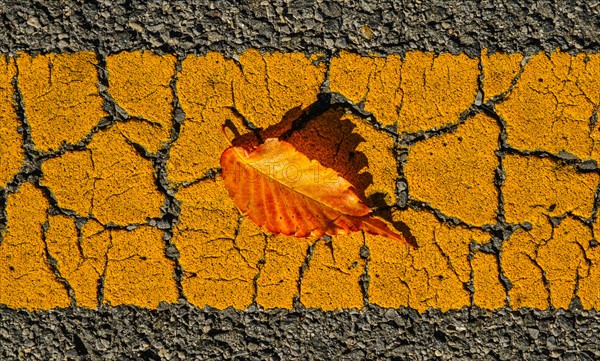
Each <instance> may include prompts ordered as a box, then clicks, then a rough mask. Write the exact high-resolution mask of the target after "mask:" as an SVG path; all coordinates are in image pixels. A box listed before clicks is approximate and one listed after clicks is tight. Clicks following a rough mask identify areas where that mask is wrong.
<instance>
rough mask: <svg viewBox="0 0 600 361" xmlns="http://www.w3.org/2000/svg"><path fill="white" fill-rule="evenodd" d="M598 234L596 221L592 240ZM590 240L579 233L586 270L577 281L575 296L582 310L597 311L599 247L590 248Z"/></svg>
mask: <svg viewBox="0 0 600 361" xmlns="http://www.w3.org/2000/svg"><path fill="white" fill-rule="evenodd" d="M598 234H599V233H598V220H596V222H595V223H594V226H593V235H594V237H593V238H595V239H597V238H598ZM586 237H587V239H586ZM591 239H592V237H591V236H590V234H589V233H587V234H586V233H584V232H581V236H580V238H579V239H578V243H579V244H580V245H581V249H582V251H583V253H584V256H585V260H586V264H587V265H588V268H587V273H586V272H583V276H582V277H581V279H580V280H579V284H578V286H579V289H578V290H577V296H579V299H580V300H581V305H582V306H583V308H584V309H588V310H589V309H596V310H597V309H599V308H600V287H598V285H599V284H600V247H598V246H597V245H596V246H592V245H591V244H590V241H591ZM584 271H585V269H584Z"/></svg>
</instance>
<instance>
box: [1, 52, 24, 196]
mask: <svg viewBox="0 0 600 361" xmlns="http://www.w3.org/2000/svg"><path fill="white" fill-rule="evenodd" d="M16 73H17V69H16V67H15V61H14V59H13V58H8V57H6V56H0V188H3V187H5V186H6V184H7V183H8V182H9V181H10V180H11V179H12V177H14V175H15V174H16V173H17V172H18V171H19V169H20V168H21V164H23V149H21V143H22V139H23V137H22V136H21V134H19V132H18V127H19V118H18V117H17V112H16V108H15V106H16V104H15V101H14V100H13V95H14V93H15V89H14V87H13V85H12V80H13V78H14V77H15V75H16Z"/></svg>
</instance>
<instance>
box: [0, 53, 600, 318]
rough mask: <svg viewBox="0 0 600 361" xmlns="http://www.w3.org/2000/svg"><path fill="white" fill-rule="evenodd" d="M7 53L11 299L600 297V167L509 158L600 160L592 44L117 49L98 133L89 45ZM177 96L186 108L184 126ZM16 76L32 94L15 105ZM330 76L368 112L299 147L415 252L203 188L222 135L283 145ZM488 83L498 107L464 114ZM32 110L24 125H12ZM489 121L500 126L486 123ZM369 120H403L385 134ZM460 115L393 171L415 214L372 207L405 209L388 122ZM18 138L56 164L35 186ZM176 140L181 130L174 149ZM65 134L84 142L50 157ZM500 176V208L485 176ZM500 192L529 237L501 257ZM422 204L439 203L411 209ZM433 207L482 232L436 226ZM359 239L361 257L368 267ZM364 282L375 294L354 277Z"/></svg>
mask: <svg viewBox="0 0 600 361" xmlns="http://www.w3.org/2000/svg"><path fill="white" fill-rule="evenodd" d="M14 59H16V60H13V58H10V57H2V58H0V109H1V111H0V187H6V185H7V183H8V182H9V181H11V180H13V179H14V180H16V181H17V183H18V184H19V186H18V190H15V189H12V188H11V187H12V183H11V187H7V188H5V189H3V190H2V193H0V197H3V198H2V199H1V200H0V206H2V207H3V208H2V209H0V232H1V234H0V304H4V305H7V306H8V307H12V308H26V309H29V310H37V309H49V308H54V307H67V306H69V305H70V304H76V305H78V306H83V307H88V308H96V307H98V306H102V305H111V306H115V305H120V304H132V305H137V306H141V307H147V308H156V307H158V305H159V303H160V302H167V303H175V302H177V301H178V298H179V296H180V294H179V292H180V291H181V292H182V296H184V297H185V298H186V299H187V300H188V301H189V302H190V303H192V304H193V305H195V306H198V307H204V306H210V307H215V308H218V309H224V308H227V307H235V308H237V309H244V308H246V307H248V306H250V305H252V304H256V305H258V306H260V307H264V308H267V309H268V308H283V309H292V308H293V307H294V302H295V301H299V302H300V303H301V304H302V305H303V306H305V307H310V308H312V307H315V308H321V309H325V310H335V309H340V308H360V307H362V306H363V303H364V299H365V296H366V297H367V298H368V300H369V302H370V303H373V304H377V305H380V306H384V307H398V306H408V307H412V308H414V309H416V310H418V311H419V312H422V311H425V310H427V309H428V308H436V309H441V310H442V311H446V310H450V309H457V308H461V307H464V306H472V305H475V306H479V307H483V308H486V309H497V308H500V307H503V306H505V305H508V306H510V307H513V308H520V307H534V308H540V309H544V308H548V307H554V308H568V307H569V306H570V305H571V304H572V302H573V300H574V299H575V297H577V299H578V300H579V301H580V302H581V305H582V306H583V307H584V308H585V309H591V308H596V309H597V308H599V307H600V291H599V289H600V287H598V285H599V284H600V247H598V246H596V243H595V242H596V241H594V240H595V239H597V238H598V234H600V220H598V219H594V218H592V216H593V215H594V213H597V211H596V212H595V211H594V201H595V194H596V190H597V189H598V184H599V182H600V174H599V173H598V172H595V171H581V170H577V168H576V166H574V165H566V164H565V163H564V162H560V161H557V160H556V159H555V158H551V157H541V156H539V155H528V153H527V152H522V154H520V153H521V152H519V150H523V151H527V150H536V151H540V150H541V151H547V152H550V153H556V154H558V153H560V152H561V151H566V152H568V153H571V154H573V155H575V156H576V157H578V158H580V159H594V160H599V161H600V147H598V144H600V142H599V140H600V129H599V124H600V123H598V122H596V119H595V118H596V115H595V114H596V112H597V111H598V107H599V104H600V76H599V74H600V55H598V54H579V55H569V54H566V53H562V52H558V51H557V52H554V53H551V54H549V55H546V54H536V55H533V56H531V58H530V59H528V61H527V62H525V61H524V60H525V58H524V56H523V55H521V54H503V53H494V54H488V52H487V51H485V50H484V51H483V53H482V55H481V58H479V59H477V58H469V57H467V56H466V55H452V54H440V55H434V54H431V53H422V52H417V51H414V52H409V53H407V54H406V56H405V57H404V58H402V57H401V56H399V55H389V56H378V55H372V56H360V55H357V54H353V53H349V52H341V53H340V54H338V55H336V56H334V57H333V58H332V59H331V63H330V65H329V68H327V63H326V61H321V59H320V55H314V56H308V57H307V56H306V55H305V54H300V53H280V52H274V53H271V54H261V53H260V52H259V51H257V50H254V49H250V50H248V51H245V52H243V53H242V54H239V56H234V57H232V58H225V57H224V56H223V55H221V54H218V53H214V52H212V53H208V54H206V55H202V56H195V55H189V56H187V57H186V58H185V59H184V60H183V61H182V64H181V70H180V71H179V72H177V71H176V58H175V56H173V55H158V54H153V53H151V52H148V51H133V52H122V53H119V54H112V55H109V56H107V58H106V66H107V74H108V81H109V84H108V85H109V87H108V89H107V90H106V92H107V94H109V95H110V96H111V97H112V98H113V100H114V101H115V103H116V104H117V105H119V106H120V107H121V108H122V109H124V110H125V111H126V112H127V113H128V114H129V115H130V117H131V118H129V119H127V120H126V121H124V122H117V123H115V124H110V125H108V126H106V127H103V128H102V129H98V128H95V126H96V125H97V124H99V121H100V120H101V119H102V118H103V117H105V116H107V114H106V113H105V112H104V110H103V102H102V98H101V96H100V94H99V90H98V89H99V88H98V76H97V67H98V61H97V56H96V55H95V54H93V53H90V52H78V53H72V54H61V55H55V54H48V55H38V56H30V55H28V54H20V55H19V56H18V57H16V58H14ZM522 64H523V65H522ZM326 74H327V76H328V78H327V79H328V81H329V82H328V83H324V81H325V78H326ZM15 76H17V78H18V79H17V80H18V81H17V83H15V84H13V83H12V81H13V78H14V77H15ZM479 81H480V82H481V84H479V83H478V82H479ZM171 84H176V94H177V96H178V99H177V101H178V102H179V104H180V105H181V108H182V110H183V111H184V114H185V119H184V121H183V123H182V124H181V128H180V132H179V133H177V128H176V127H174V124H173V106H174V92H173V89H172V88H171ZM15 85H16V86H17V87H18V89H19V91H20V93H21V94H22V98H23V102H22V104H15V99H18V98H13V96H14V95H15ZM322 86H323V87H324V89H326V88H327V86H328V87H329V89H330V90H331V91H333V92H339V93H341V94H343V95H344V96H346V97H347V98H349V99H350V100H351V101H353V102H354V103H360V104H361V106H364V109H365V110H366V111H368V112H371V113H372V114H373V119H371V120H367V119H361V118H360V117H358V116H355V115H352V114H349V113H348V114H346V112H345V111H344V110H342V109H330V110H329V111H327V112H325V113H324V114H322V115H321V116H319V117H317V118H316V119H311V120H310V121H308V122H307V123H306V124H305V126H304V127H303V128H302V129H297V130H294V132H292V134H291V136H290V137H289V139H288V141H289V142H290V143H292V144H293V145H294V146H295V147H296V148H297V149H298V150H300V151H301V152H303V153H305V154H306V155H307V156H308V157H309V158H312V159H317V160H318V161H319V162H320V163H322V164H323V165H325V166H327V167H329V168H332V169H334V170H335V171H337V172H339V173H341V174H342V175H343V176H344V177H345V178H347V179H348V180H349V181H350V182H351V183H352V184H354V185H355V187H356V189H357V191H358V193H360V194H361V197H362V198H363V199H364V201H365V202H366V203H367V204H369V205H371V206H374V207H379V209H380V212H381V214H380V215H381V216H383V217H384V218H385V219H388V220H393V221H394V222H393V225H394V226H395V227H396V228H397V229H405V228H406V229H409V230H410V233H411V234H412V236H414V238H415V239H416V242H417V243H418V244H419V246H420V247H419V248H418V249H413V248H411V247H410V246H408V245H406V244H398V243H396V242H394V241H391V240H389V239H385V238H382V237H378V236H371V235H363V234H362V233H354V234H351V235H348V236H339V237H334V238H333V241H331V243H326V242H325V241H324V240H316V239H314V238H303V239H298V238H295V237H286V236H281V235H278V236H274V235H271V234H269V233H268V232H266V231H265V230H263V229H260V228H258V227H257V226H256V225H254V224H253V223H252V222H250V221H249V220H248V219H247V218H244V217H241V216H240V214H239V212H238V210H237V209H236V207H235V205H234V204H233V202H232V200H231V199H230V197H229V196H228V194H227V192H226V190H225V188H224V186H223V182H222V179H221V177H220V176H218V175H217V176H216V177H214V178H211V177H213V176H214V174H218V172H217V173H207V172H208V171H209V170H211V169H212V170H218V168H219V157H220V155H221V152H222V151H223V150H224V149H225V148H226V147H228V146H229V142H228V140H227V139H226V137H225V136H224V135H222V133H221V129H220V128H221V125H222V124H223V123H225V122H226V121H231V124H233V126H234V127H235V128H237V131H238V132H239V133H240V134H245V133H248V132H249V126H248V123H247V122H249V123H252V124H253V125H256V126H258V127H262V128H266V130H265V132H264V133H263V135H265V136H267V137H268V136H277V135H278V134H280V133H281V132H282V131H283V130H287V129H289V127H290V124H291V123H292V121H293V120H294V119H295V117H297V116H298V114H300V111H301V109H302V108H305V107H306V106H308V105H309V104H311V103H313V102H314V101H315V100H316V99H317V94H318V92H319V91H320V88H321V87H322ZM479 87H480V89H479ZM478 91H481V92H482V93H483V99H482V101H484V102H489V101H492V103H490V104H491V105H493V106H492V107H489V108H486V110H485V112H481V113H478V114H475V115H473V116H469V117H468V118H467V119H466V120H465V121H464V123H462V124H458V122H459V120H460V115H461V114H463V113H464V112H465V111H466V110H467V109H469V108H470V107H471V105H472V104H473V103H474V101H475V99H476V96H477V92H478ZM494 103H495V104H494ZM21 105H22V106H23V108H24V110H25V120H26V122H25V123H24V124H21V122H20V119H19V118H18V116H17V115H18V109H19V107H20V106H21ZM494 109H495V110H496V111H497V112H498V114H499V116H500V118H499V119H498V120H496V119H495V118H493V117H492V116H489V115H486V114H487V113H488V112H490V111H491V112H493V111H494ZM282 119H284V121H283V122H281V123H280V121H281V120H282ZM373 120H374V121H375V122H377V123H379V124H383V125H384V126H392V127H389V128H387V129H386V130H382V129H377V127H376V126H374V125H373V124H371V123H370V121H373ZM246 121H247V122H246ZM504 122H505V123H506V131H507V134H508V138H507V139H506V141H507V142H508V144H509V146H511V147H514V149H513V150H511V151H508V152H507V153H508V154H502V153H498V147H499V140H502V139H499V138H500V126H502V124H504ZM452 124H456V127H452V128H449V129H446V130H445V131H444V132H443V133H438V134H435V135H433V136H431V137H430V136H427V137H425V138H424V139H420V138H419V139H416V140H415V142H414V143H413V144H411V145H409V146H407V147H406V149H403V151H406V152H408V157H407V158H406V163H405V164H404V165H403V169H402V171H403V174H404V175H405V176H406V179H407V181H408V193H409V197H410V198H409V199H411V200H414V201H416V202H415V203H413V204H411V205H410V206H409V207H408V209H405V210H398V209H396V208H392V209H389V208H382V207H385V206H391V205H394V204H395V201H396V199H395V188H396V180H397V178H398V164H397V159H396V155H395V149H394V148H395V147H396V146H397V145H395V143H394V137H393V136H392V135H391V134H390V133H389V131H390V129H397V131H398V132H399V133H402V132H410V133H418V132H422V131H426V130H435V129H437V128H439V127H443V126H447V125H452ZM21 127H23V128H24V129H21ZM21 131H23V132H24V134H25V137H26V136H27V134H28V133H27V132H30V133H31V139H32V140H33V142H34V146H35V149H36V150H37V151H41V153H42V154H44V153H46V154H45V155H44V157H43V159H42V161H41V175H39V181H40V186H38V185H34V184H37V183H35V177H37V176H38V173H39V172H38V171H37V170H35V169H33V171H31V170H32V169H29V168H25V167H23V170H27V174H25V173H24V174H22V175H19V176H17V177H15V174H17V173H18V172H19V170H20V169H21V167H22V165H23V164H24V160H25V157H24V155H23V151H24V149H27V147H22V141H23V138H24V136H23V134H20V132H21ZM234 133H235V132H234ZM172 134H173V135H177V138H176V139H174V141H173V142H172V143H173V144H170V143H171V139H170V138H171V135H172ZM84 139H85V141H86V143H85V144H84V143H80V142H81V141H82V140H84ZM65 143H67V144H78V145H77V147H75V148H76V149H71V148H69V149H67V147H65V148H62V149H61V150H60V151H59V152H52V151H53V150H57V149H59V148H61V146H62V145H63V144H65ZM137 145H139V146H141V147H143V148H145V149H146V152H144V151H143V150H140V149H139V147H137ZM160 149H164V150H167V151H168V159H167V168H166V170H167V173H166V177H167V179H168V180H169V181H170V182H171V183H170V184H168V185H166V187H167V188H168V189H167V190H163V189H159V186H158V185H157V183H158V182H157V179H156V178H157V177H158V176H159V175H158V174H157V172H159V170H158V169H159V168H158V167H160V166H161V164H160V161H159V162H157V161H154V160H153V159H151V158H152V154H154V153H156V152H157V151H159V150H160ZM48 152H49V153H48ZM34 153H35V152H32V153H31V154H30V155H29V156H28V157H31V158H34V159H35V157H36V154H34ZM147 153H150V156H148V154H147ZM562 156H568V155H564V154H563V155H562ZM499 157H500V158H501V159H500V158H499ZM28 159H29V158H28ZM25 165H26V166H30V164H27V163H26V164H25ZM499 165H500V166H501V167H502V170H503V172H500V173H499V175H500V177H498V179H497V180H500V181H502V180H503V179H504V181H503V183H502V184H501V187H502V188H501V189H502V197H501V198H499V197H498V194H497V191H498V190H497V188H496V186H495V184H494V179H495V178H494V177H495V175H496V167H498V166H499ZM161 172H162V170H161ZM161 174H162V173H161ZM207 174H210V175H211V177H206V176H207ZM502 176H505V178H503V177H502ZM27 177H29V178H30V181H31V182H33V183H28V182H26V181H25V180H24V179H27ZM204 177H206V179H203V178H204ZM162 186H163V185H161V186H160V187H161V188H162ZM165 191H166V192H165ZM167 192H168V193H169V194H171V192H172V194H174V195H175V198H176V201H177V202H175V203H176V204H171V205H170V206H171V207H172V208H175V209H176V208H177V205H179V206H180V215H179V217H178V218H176V219H175V221H174V222H175V223H174V224H175V225H174V229H173V235H172V239H171V242H172V244H173V245H174V246H176V247H177V250H178V252H179V259H178V260H177V261H175V260H171V259H169V258H167V256H166V253H167V252H166V249H165V247H166V242H165V241H164V240H163V237H164V236H168V235H169V233H167V234H164V231H163V230H162V229H159V228H163V227H162V225H163V224H162V222H163V221H159V224H158V225H157V226H154V224H155V222H157V218H160V217H161V216H162V215H163V211H164V209H163V207H164V206H165V201H166V198H167V196H166V194H165V193H167ZM5 197H6V198H5ZM499 199H502V200H503V202H504V204H503V208H504V213H503V216H504V217H505V219H506V221H507V222H508V223H509V224H514V225H521V226H522V227H519V228H517V229H516V231H515V232H513V233H512V234H511V235H510V237H509V238H508V239H507V240H505V241H504V242H503V243H502V246H501V249H500V252H499V254H498V255H496V254H490V253H487V252H488V251H489V247H490V245H489V244H488V243H489V242H491V237H492V232H491V231H489V230H488V228H487V227H482V226H484V225H490V224H492V225H493V224H497V215H496V210H497V208H498V200H499ZM4 201H6V202H5V203H6V204H4ZM419 202H424V203H427V204H428V206H427V207H426V208H425V209H419V206H417V204H418V203H419ZM168 203H171V202H168ZM168 203H167V204H168ZM51 204H52V206H50V205H51ZM56 206H58V207H60V208H61V210H59V212H56V210H55V209H53V208H54V207H56ZM429 207H431V208H432V209H429ZM434 210H435V211H434ZM71 212H74V213H75V214H72V213H71ZM436 212H439V213H437V214H441V215H445V216H451V217H453V218H456V219H458V220H459V221H461V222H463V223H464V224H466V225H469V226H470V227H469V226H466V225H456V224H454V223H453V222H452V221H442V220H441V219H439V218H438V217H437V216H435V215H434V214H435V213H436ZM5 216H6V224H4V223H3V222H5ZM440 217H441V216H440ZM596 218H598V217H596ZM592 223H593V224H592ZM482 229H486V230H485V231H484V230H482ZM494 242H495V243H494V244H496V242H497V240H495V241H494ZM478 245H482V246H478ZM311 246H312V247H314V248H313V249H312V251H313V252H312V254H311V257H310V259H309V260H308V262H307V254H308V251H309V247H311ZM364 246H366V247H368V251H369V252H368V257H367V259H364V258H361V253H362V256H363V257H364V256H366V255H367V253H365V251H366V250H367V249H366V248H365V249H363V250H362V252H361V247H364ZM481 247H482V248H481ZM494 252H495V249H494ZM169 254H170V253H169ZM177 262H178V264H179V266H180V267H181V269H182V271H183V277H182V280H181V284H180V285H178V284H177V281H176V275H175V266H176V263H177ZM305 262H307V264H306V265H305ZM303 266H304V267H303ZM365 270H366V271H367V272H368V276H369V277H368V278H369V282H368V285H367V295H364V294H363V291H364V290H363V289H361V283H360V280H361V279H366V278H363V277H364V276H365V274H364V272H365ZM501 280H502V281H501ZM504 281H507V283H508V285H510V286H511V287H510V289H505V285H504ZM179 286H181V289H179V288H178V287H179ZM100 290H101V291H102V292H99V291H100ZM469 290H472V291H469ZM69 292H71V293H69ZM70 296H73V299H71V298H70Z"/></svg>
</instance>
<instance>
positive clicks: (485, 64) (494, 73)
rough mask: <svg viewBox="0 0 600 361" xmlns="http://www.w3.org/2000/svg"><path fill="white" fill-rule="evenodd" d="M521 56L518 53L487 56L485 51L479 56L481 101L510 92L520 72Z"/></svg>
mask: <svg viewBox="0 0 600 361" xmlns="http://www.w3.org/2000/svg"><path fill="white" fill-rule="evenodd" d="M521 61H523V55H521V54H519V53H514V54H507V53H493V54H488V51H487V49H485V50H484V51H483V52H482V54H481V66H482V68H483V69H482V73H483V81H482V85H483V89H482V90H483V101H484V102H488V101H489V100H490V99H491V98H494V97H497V96H499V95H502V94H504V93H506V92H508V91H509V90H510V87H511V86H512V83H513V81H514V80H515V79H516V77H517V75H518V74H519V72H520V70H521Z"/></svg>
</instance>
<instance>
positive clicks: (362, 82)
mask: <svg viewBox="0 0 600 361" xmlns="http://www.w3.org/2000/svg"><path fill="white" fill-rule="evenodd" d="M401 68H402V59H401V58H400V56H398V55H390V56H387V57H364V56H360V55H358V54H354V53H349V52H346V51H343V52H341V53H340V54H339V55H338V56H336V57H333V58H332V59H331V65H330V66H329V89H330V90H331V91H332V92H337V93H340V94H343V95H344V96H345V97H346V98H348V99H350V100H351V101H352V102H354V103H355V104H358V103H361V102H364V105H365V110H366V111H368V112H371V113H373V115H374V116H375V119H377V121H378V122H380V123H382V124H383V125H395V124H396V122H397V120H398V118H399V115H398V114H399V111H400V107H401V104H402V94H403V92H402V89H401V88H400V81H401V79H402V78H401V75H400V71H401Z"/></svg>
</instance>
